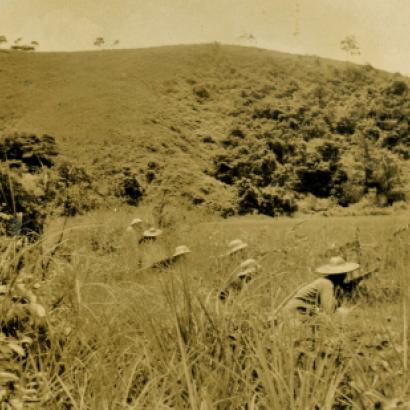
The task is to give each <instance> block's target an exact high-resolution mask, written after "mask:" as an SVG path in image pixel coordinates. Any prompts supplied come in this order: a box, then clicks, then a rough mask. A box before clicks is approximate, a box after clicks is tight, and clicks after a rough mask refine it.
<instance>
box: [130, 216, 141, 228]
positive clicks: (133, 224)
mask: <svg viewBox="0 0 410 410" xmlns="http://www.w3.org/2000/svg"><path fill="white" fill-rule="evenodd" d="M140 224H142V219H140V218H134V219H133V220H132V221H131V222H130V226H136V225H140Z"/></svg>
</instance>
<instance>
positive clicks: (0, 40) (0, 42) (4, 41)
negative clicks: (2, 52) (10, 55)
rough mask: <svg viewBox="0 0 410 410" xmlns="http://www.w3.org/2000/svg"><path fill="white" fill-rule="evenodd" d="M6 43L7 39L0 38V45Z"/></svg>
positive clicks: (4, 37)
mask: <svg viewBox="0 0 410 410" xmlns="http://www.w3.org/2000/svg"><path fill="white" fill-rule="evenodd" d="M3 43H7V37H6V36H0V44H3Z"/></svg>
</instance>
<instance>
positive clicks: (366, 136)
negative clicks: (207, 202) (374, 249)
mask: <svg viewBox="0 0 410 410" xmlns="http://www.w3.org/2000/svg"><path fill="white" fill-rule="evenodd" d="M313 75H316V78H312V79H310V81H309V83H310V84H312V83H316V85H314V86H313V87H309V84H308V86H307V84H306V80H305V81H300V82H298V81H295V80H293V79H292V80H291V76H289V77H288V78H287V79H285V78H283V77H282V78H281V79H280V81H279V79H278V78H277V75H274V76H272V78H271V84H270V85H271V86H269V81H268V82H267V84H266V85H265V86H264V87H262V88H261V87H260V86H259V87H258V88H259V89H258V90H256V89H255V90H248V91H246V92H242V93H241V97H242V99H241V100H238V101H237V105H238V109H237V110H234V111H233V112H232V115H233V116H234V117H235V122H237V125H234V126H233V127H232V131H231V132H230V133H229V134H228V135H227V137H226V138H225V139H224V140H222V141H221V145H222V146H221V149H220V151H219V152H218V153H216V154H215V155H214V157H213V162H214V168H213V171H212V172H213V175H214V176H215V177H216V178H217V179H218V180H220V181H222V182H224V183H225V184H228V185H231V186H234V187H236V188H237V192H238V199H239V201H238V211H239V213H247V212H259V213H263V214H267V215H275V214H280V213H285V214H289V213H292V212H294V211H295V210H296V209H297V206H296V203H297V199H301V198H303V196H304V195H307V194H312V195H314V196H315V197H317V198H329V199H333V201H334V202H335V203H338V204H339V205H342V206H347V205H349V204H352V203H356V202H358V201H360V200H361V199H362V198H363V197H364V196H365V195H367V194H369V193H370V192H371V193H373V194H375V195H376V197H377V198H378V203H379V204H380V205H391V204H392V203H393V202H395V201H398V200H403V199H404V193H403V190H402V184H401V180H400V161H402V160H406V159H409V158H410V132H409V124H408V122H409V118H410V100H409V98H408V96H409V91H408V85H407V83H406V82H405V81H404V80H403V79H399V80H397V79H393V80H392V79H389V78H387V76H386V77H385V78H384V77H378V76H377V75H376V71H375V70H373V69H372V68H371V67H368V66H365V67H357V68H356V67H355V68H352V67H347V68H346V69H344V70H338V69H333V70H327V71H326V72H323V73H321V72H320V70H316V72H313ZM275 84H277V86H275ZM255 88H256V87H255ZM278 88H280V90H281V91H279V90H278ZM273 90H274V91H273ZM257 91H258V92H257ZM240 104H242V108H241V109H239V106H240Z"/></svg>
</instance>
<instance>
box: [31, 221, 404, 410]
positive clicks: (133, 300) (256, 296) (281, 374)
mask: <svg viewBox="0 0 410 410" xmlns="http://www.w3.org/2000/svg"><path fill="white" fill-rule="evenodd" d="M103 216H105V219H104V224H102V223H100V224H98V222H97V221H98V220H102V217H103ZM107 217H109V215H99V214H96V215H95V216H94V217H93V216H89V217H88V221H87V224H82V225H76V223H75V220H74V221H73V225H71V226H68V227H67V228H66V229H67V230H66V233H65V238H64V243H63V246H62V247H61V249H60V251H59V252H57V253H55V255H54V256H53V260H52V262H51V263H50V267H49V272H48V278H47V282H46V283H47V285H44V286H43V287H42V290H41V294H39V297H41V299H42V300H43V301H44V303H47V305H48V306H49V308H48V316H47V337H46V341H43V342H42V343H38V344H37V345H35V346H33V348H32V349H31V351H30V355H29V359H28V360H29V362H28V363H30V366H31V368H35V369H36V371H37V372H38V373H39V374H41V375H42V378H43V380H44V381H45V383H46V385H47V389H48V392H49V394H48V395H47V396H46V397H44V398H43V401H41V402H40V404H38V403H37V405H40V407H41V408H45V409H47V408H50V409H54V408H62V409H64V408H67V409H68V408H70V409H144V408H146V409H157V408H158V409H161V408H163V409H165V408H176V409H183V408H189V409H198V410H204V409H228V408H229V409H231V408H232V409H285V408H291V409H332V408H337V409H344V408H346V409H348V408H353V409H368V408H400V407H388V406H393V404H394V403H396V404H397V403H400V402H403V403H406V401H408V400H409V395H410V390H409V383H408V379H409V377H408V376H409V370H408V365H409V358H408V343H409V341H408V330H407V327H408V305H409V303H408V291H406V289H408V286H409V279H408V278H409V276H408V271H407V266H408V264H409V255H408V252H407V247H408V242H409V239H410V233H409V232H408V230H407V229H404V230H402V232H399V233H398V234H396V235H393V232H394V229H395V228H394V226H392V222H394V221H392V219H391V218H390V219H388V218H386V219H384V218H379V219H377V220H378V221H379V226H375V225H374V224H373V223H371V221H370V222H368V221H367V220H365V219H363V220H359V219H357V225H360V224H361V226H360V229H359V230H357V229H356V227H355V226H349V227H347V226H346V223H345V220H339V219H330V218H329V219H328V220H327V221H328V222H327V223H326V224H325V223H321V222H319V220H318V221H317V222H314V221H306V223H304V224H297V223H295V222H293V221H292V220H283V221H278V222H277V223H273V224H270V223H264V224H261V223H259V222H252V221H251V222H247V221H246V220H244V221H243V222H241V221H239V222H235V223H220V224H208V225H207V224H201V225H193V226H191V229H190V230H189V229H184V232H183V233H181V232H178V227H176V229H175V231H174V232H172V233H169V234H168V236H167V237H166V238H164V239H163V241H162V242H158V244H157V245H156V246H157V249H156V251H155V252H152V254H151V257H153V258H154V257H155V256H161V255H162V254H164V253H167V252H169V251H170V250H172V249H173V248H174V247H175V246H176V245H177V244H180V243H186V244H188V245H189V246H190V247H191V248H192V250H193V253H192V254H191V255H190V256H189V258H188V259H186V260H185V261H183V262H181V263H179V264H177V265H175V266H173V267H172V268H169V269H167V270H163V271H158V270H151V271H146V272H139V273H135V272H137V271H138V264H137V258H135V259H133V258H132V257H130V253H129V250H127V249H125V247H124V246H119V245H118V246H113V247H107V244H109V243H111V244H121V235H122V232H123V230H124V228H125V226H126V224H125V222H126V220H127V217H128V216H126V215H121V214H119V215H118V214H116V215H115V214H113V215H112V216H111V217H110V218H111V219H108V218H107ZM395 223H396V225H397V226H398V227H399V226H400V225H401V222H400V221H397V222H395ZM76 226H77V227H76ZM332 231H333V232H335V231H337V232H338V233H339V235H338V237H337V238H336V239H337V240H336V241H335V242H337V243H336V244H335V245H334V246H333V247H332V246H331V240H332V239H333V240H334V239H335V238H334V237H333V236H332V235H331V233H332ZM235 237H241V238H242V239H243V240H246V241H248V243H249V245H250V246H249V248H250V250H249V255H248V256H252V255H255V254H258V252H259V253H260V254H262V253H264V252H269V253H267V254H265V255H266V256H265V258H264V259H263V260H262V262H261V263H262V265H263V268H264V269H263V271H262V272H261V273H260V275H259V276H258V277H257V278H256V279H255V280H254V281H253V282H251V283H250V284H249V285H248V286H247V287H246V288H245V289H243V291H242V292H241V293H240V294H239V295H237V296H236V297H233V298H228V300H227V301H225V302H221V301H220V300H219V299H218V297H217V294H218V291H219V290H220V289H221V288H222V286H223V285H224V283H225V281H226V278H227V276H228V275H229V274H230V273H231V272H232V270H233V269H234V267H235V265H236V263H237V262H238V261H221V260H219V259H216V258H213V257H212V256H214V255H219V254H221V253H223V251H224V250H225V246H226V243H227V241H228V240H230V239H233V238H235ZM44 242H46V240H45V241H44ZM346 244H350V245H349V246H344V247H343V245H346ZM335 247H336V249H338V250H339V251H341V252H342V251H343V252H345V253H346V254H348V255H350V257H352V258H358V257H360V262H361V263H362V264H363V265H365V266H367V265H370V264H371V263H372V261H373V260H374V259H375V254H378V255H379V256H380V257H381V269H380V271H379V272H378V273H377V275H376V276H375V277H373V278H371V279H370V280H369V281H368V284H367V287H368V292H367V294H364V295H363V297H362V298H361V299H359V300H358V301H357V305H356V308H355V309H354V310H353V311H352V312H351V313H350V314H349V315H348V316H347V317H346V316H342V315H337V314H335V315H333V316H331V317H328V316H325V315H319V316H318V317H316V318H314V319H312V321H311V322H309V323H306V324H305V325H303V326H293V325H292V324H291V323H287V322H282V323H280V322H279V323H276V324H275V323H274V322H272V321H269V317H270V316H271V315H272V313H274V312H276V310H277V309H278V307H279V306H280V304H281V303H282V302H283V301H284V300H285V299H286V297H287V296H288V295H289V293H291V292H292V290H293V289H294V288H296V287H297V286H299V285H300V284H301V283H302V282H305V281H307V280H310V279H312V278H313V277H314V275H313V273H311V272H310V271H309V268H312V267H314V266H315V265H316V264H317V263H320V262H323V259H324V254H325V253H326V252H327V251H328V250H329V249H331V250H332V249H333V250H334V248H335ZM359 248H360V252H359V250H358V249H359ZM393 268H394V270H393ZM26 269H28V267H26ZM43 384H44V383H43ZM392 403H393V404H392ZM397 406H399V404H397Z"/></svg>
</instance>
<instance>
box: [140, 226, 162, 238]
mask: <svg viewBox="0 0 410 410" xmlns="http://www.w3.org/2000/svg"><path fill="white" fill-rule="evenodd" d="M161 234H162V231H161V229H157V228H150V229H147V230H146V231H144V233H143V236H144V238H156V237H157V236H160V235H161Z"/></svg>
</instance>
